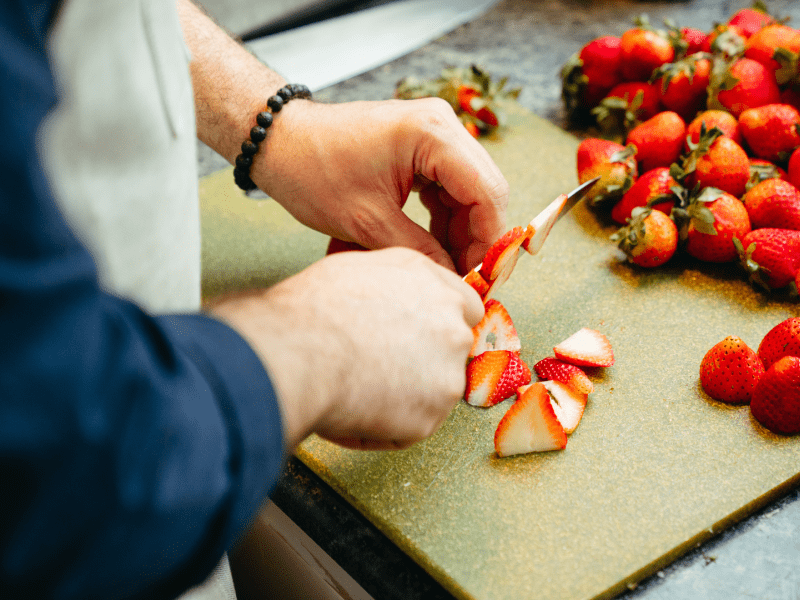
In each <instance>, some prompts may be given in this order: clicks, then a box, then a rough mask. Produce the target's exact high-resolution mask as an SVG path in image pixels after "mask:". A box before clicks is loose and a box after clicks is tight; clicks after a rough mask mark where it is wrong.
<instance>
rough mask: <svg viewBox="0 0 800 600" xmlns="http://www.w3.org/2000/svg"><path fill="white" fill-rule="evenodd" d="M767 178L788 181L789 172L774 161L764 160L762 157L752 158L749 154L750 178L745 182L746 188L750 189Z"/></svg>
mask: <svg viewBox="0 0 800 600" xmlns="http://www.w3.org/2000/svg"><path fill="white" fill-rule="evenodd" d="M768 179H782V180H783V181H789V174H788V173H787V172H786V171H785V170H784V169H781V168H780V167H779V166H778V165H776V164H775V163H772V162H770V161H768V160H764V159H763V158H753V157H752V156H751V157H750V179H749V181H748V182H747V186H746V187H747V190H750V189H752V188H753V187H754V186H756V185H758V184H759V183H761V182H762V181H767V180H768Z"/></svg>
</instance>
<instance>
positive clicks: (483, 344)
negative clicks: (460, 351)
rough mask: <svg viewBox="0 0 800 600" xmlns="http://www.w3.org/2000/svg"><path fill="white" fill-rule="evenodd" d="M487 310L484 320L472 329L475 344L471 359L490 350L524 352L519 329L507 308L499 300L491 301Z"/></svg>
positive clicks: (487, 304)
mask: <svg viewBox="0 0 800 600" xmlns="http://www.w3.org/2000/svg"><path fill="white" fill-rule="evenodd" d="M485 308H486V312H485V313H484V315H483V318H482V319H481V320H480V322H479V323H478V324H477V325H475V327H473V328H472V336H473V342H472V349H471V350H470V352H469V357H470V358H474V357H476V356H478V355H479V354H482V353H483V352H486V351H488V350H509V351H510V352H519V351H520V350H522V343H521V342H520V341H519V335H517V329H516V328H515V327H514V323H513V321H512V320H511V315H509V314H508V311H507V310H506V307H505V306H503V305H502V304H500V302H498V301H497V300H489V301H488V302H486V305H485Z"/></svg>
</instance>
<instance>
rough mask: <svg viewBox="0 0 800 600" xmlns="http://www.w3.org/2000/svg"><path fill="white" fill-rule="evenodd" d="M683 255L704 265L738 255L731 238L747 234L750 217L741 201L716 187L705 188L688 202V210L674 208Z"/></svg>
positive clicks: (728, 260) (730, 259)
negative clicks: (683, 243) (685, 254)
mask: <svg viewBox="0 0 800 600" xmlns="http://www.w3.org/2000/svg"><path fill="white" fill-rule="evenodd" d="M673 215H674V216H675V218H676V219H678V221H679V222H680V229H679V230H680V232H681V239H684V240H685V241H686V252H687V253H688V254H689V255H690V256H693V257H695V258H697V259H699V260H702V261H706V262H719V263H722V262H730V261H733V260H735V259H736V257H737V255H738V253H737V249H736V245H735V243H734V239H735V238H739V239H741V238H743V237H744V236H745V235H746V234H747V233H748V232H749V231H750V217H749V216H748V215H747V209H746V208H745V207H744V204H742V202H741V201H740V200H739V199H738V198H736V197H734V196H731V195H730V194H728V193H727V192H723V191H721V190H718V189H716V188H705V189H703V190H702V191H701V192H700V193H699V194H698V195H697V196H694V197H692V198H691V199H690V200H689V204H688V207H686V208H685V209H684V208H681V209H675V210H674V211H673Z"/></svg>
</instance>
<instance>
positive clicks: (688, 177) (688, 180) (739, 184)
mask: <svg viewBox="0 0 800 600" xmlns="http://www.w3.org/2000/svg"><path fill="white" fill-rule="evenodd" d="M689 147H690V152H689V154H688V155H687V156H686V157H685V158H684V160H683V164H682V165H681V168H677V165H676V168H673V170H672V175H673V177H675V178H676V179H678V181H680V182H682V183H683V184H684V186H685V187H687V188H690V189H691V188H694V187H695V186H700V187H701V188H703V187H715V188H719V189H721V190H723V191H725V192H728V193H729V194H731V195H732V196H735V197H736V198H739V197H741V196H742V194H744V191H745V188H746V187H747V182H748V181H749V179H750V161H749V159H748V158H747V153H746V152H745V151H744V149H743V148H742V147H741V146H740V145H739V144H737V143H736V142H734V141H733V140H732V139H731V138H729V137H726V136H724V135H722V132H721V131H720V130H719V129H716V128H713V129H711V130H709V131H704V130H703V128H702V127H701V132H700V139H699V140H698V142H697V144H690V146H689Z"/></svg>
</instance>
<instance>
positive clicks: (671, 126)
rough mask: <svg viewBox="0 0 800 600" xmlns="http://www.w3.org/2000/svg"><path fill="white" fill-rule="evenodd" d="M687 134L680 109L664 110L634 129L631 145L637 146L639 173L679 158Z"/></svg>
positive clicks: (668, 163) (629, 139)
mask: <svg viewBox="0 0 800 600" xmlns="http://www.w3.org/2000/svg"><path fill="white" fill-rule="evenodd" d="M685 137H686V123H684V121H683V119H682V118H681V117H680V116H679V115H678V113H676V112H672V111H664V112H660V113H658V114H657V115H656V116H655V117H652V118H650V119H648V120H647V121H645V122H644V123H641V124H639V125H637V126H636V127H634V128H633V129H631V130H630V131H629V132H628V137H627V140H626V142H625V143H626V144H627V145H633V146H635V147H636V161H637V162H638V163H639V172H640V173H644V172H645V171H650V170H651V169H655V168H656V167H669V166H670V165H671V164H672V163H674V162H675V161H677V160H678V158H679V157H680V155H681V151H682V150H683V144H684V138H685Z"/></svg>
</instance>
